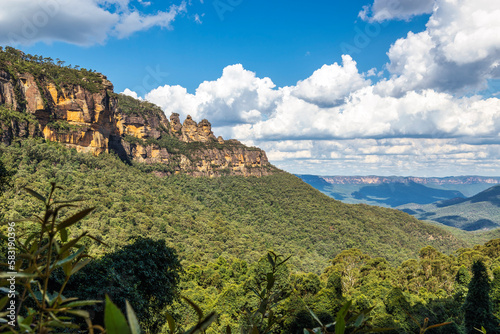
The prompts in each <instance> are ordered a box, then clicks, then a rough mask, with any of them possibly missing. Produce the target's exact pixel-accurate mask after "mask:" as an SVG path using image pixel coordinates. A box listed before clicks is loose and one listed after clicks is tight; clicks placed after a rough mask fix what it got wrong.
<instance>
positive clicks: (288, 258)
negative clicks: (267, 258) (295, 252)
mask: <svg viewBox="0 0 500 334" xmlns="http://www.w3.org/2000/svg"><path fill="white" fill-rule="evenodd" d="M291 257H292V256H291V255H290V256H289V257H287V258H286V259H284V260H283V261H281V262H280V263H278V265H277V266H276V267H279V266H281V265H282V264H283V263H285V262H286V261H288V260H290V259H291Z"/></svg>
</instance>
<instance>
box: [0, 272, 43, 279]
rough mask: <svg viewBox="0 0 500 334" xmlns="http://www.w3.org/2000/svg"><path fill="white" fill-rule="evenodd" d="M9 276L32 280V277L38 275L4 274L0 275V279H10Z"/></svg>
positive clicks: (22, 273)
mask: <svg viewBox="0 0 500 334" xmlns="http://www.w3.org/2000/svg"><path fill="white" fill-rule="evenodd" d="M11 276H15V277H19V278H34V277H37V276H38V275H37V274H28V273H24V272H20V273H15V274H13V275H11V274H8V273H5V272H3V273H0V278H10V277H11Z"/></svg>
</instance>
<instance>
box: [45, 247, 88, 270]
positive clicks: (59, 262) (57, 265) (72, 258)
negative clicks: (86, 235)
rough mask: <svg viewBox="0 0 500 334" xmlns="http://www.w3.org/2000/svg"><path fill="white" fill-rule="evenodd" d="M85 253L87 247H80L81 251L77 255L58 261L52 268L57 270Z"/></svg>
mask: <svg viewBox="0 0 500 334" xmlns="http://www.w3.org/2000/svg"><path fill="white" fill-rule="evenodd" d="M83 251H85V246H82V247H80V249H79V250H77V251H76V252H75V253H73V254H71V255H70V256H68V257H66V258H64V259H62V260H60V261H57V262H56V263H54V265H53V266H52V268H57V267H60V266H62V265H63V264H65V263H68V262H70V261H73V260H74V259H75V258H76V257H77V256H78V255H80V254H81V253H83Z"/></svg>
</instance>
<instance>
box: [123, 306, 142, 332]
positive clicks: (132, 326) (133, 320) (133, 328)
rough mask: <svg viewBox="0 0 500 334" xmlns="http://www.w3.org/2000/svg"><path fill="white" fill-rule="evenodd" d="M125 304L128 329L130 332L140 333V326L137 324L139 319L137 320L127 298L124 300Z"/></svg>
mask: <svg viewBox="0 0 500 334" xmlns="http://www.w3.org/2000/svg"><path fill="white" fill-rule="evenodd" d="M125 304H126V307H127V319H128V323H129V325H130V331H131V332H132V334H141V326H139V321H138V320H137V316H136V315H135V312H134V309H132V306H130V303H129V302H128V300H125Z"/></svg>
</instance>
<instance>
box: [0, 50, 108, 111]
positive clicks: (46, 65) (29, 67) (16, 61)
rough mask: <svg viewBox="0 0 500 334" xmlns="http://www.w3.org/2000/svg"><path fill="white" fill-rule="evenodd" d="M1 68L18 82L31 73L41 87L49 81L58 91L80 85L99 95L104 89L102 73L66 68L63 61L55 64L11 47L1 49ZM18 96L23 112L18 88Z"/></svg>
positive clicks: (48, 59)
mask: <svg viewBox="0 0 500 334" xmlns="http://www.w3.org/2000/svg"><path fill="white" fill-rule="evenodd" d="M0 68H2V69H3V70H5V71H6V72H8V74H9V75H10V76H11V77H12V78H13V79H14V80H16V81H17V80H18V79H19V78H18V75H19V74H21V75H22V74H24V73H30V74H32V75H33V76H34V78H35V81H36V82H37V84H38V86H39V87H41V82H42V81H49V82H53V83H54V84H55V85H56V87H57V88H58V89H61V88H62V87H71V86H74V85H79V86H82V87H83V88H85V89H87V90H88V91H90V92H92V93H97V92H99V91H101V90H102V89H103V88H104V87H103V76H102V75H101V74H100V73H96V72H95V71H91V70H87V69H85V68H80V67H79V66H72V65H68V66H65V62H64V61H62V60H59V59H56V61H55V62H54V60H53V59H52V58H45V57H42V56H38V55H30V54H26V53H24V52H22V51H20V50H16V49H14V48H12V47H9V46H7V47H5V49H3V48H2V47H0ZM16 96H17V100H18V103H19V104H20V108H21V110H22V109H23V101H24V99H22V98H20V97H21V93H20V91H19V87H17V86H16Z"/></svg>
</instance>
